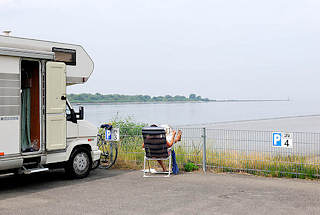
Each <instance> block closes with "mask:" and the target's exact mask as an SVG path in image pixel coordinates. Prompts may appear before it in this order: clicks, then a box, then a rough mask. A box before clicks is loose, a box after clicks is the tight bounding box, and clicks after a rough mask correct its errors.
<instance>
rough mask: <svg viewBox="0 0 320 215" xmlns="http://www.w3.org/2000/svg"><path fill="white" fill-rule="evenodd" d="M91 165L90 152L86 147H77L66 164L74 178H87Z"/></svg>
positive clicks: (67, 169) (68, 171)
mask: <svg viewBox="0 0 320 215" xmlns="http://www.w3.org/2000/svg"><path fill="white" fill-rule="evenodd" d="M90 167H91V161H90V156H89V152H88V151H87V150H85V149H76V150H74V152H73V153H72V154H71V156H70V159H69V161H68V162H67V165H66V168H65V169H66V173H67V174H68V175H69V176H71V177H72V178H85V177H87V176H88V174H89V171H90Z"/></svg>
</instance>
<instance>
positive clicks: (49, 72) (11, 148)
mask: <svg viewBox="0 0 320 215" xmlns="http://www.w3.org/2000/svg"><path fill="white" fill-rule="evenodd" d="M92 72H93V62H92V60H91V58H90V57H89V55H88V54H87V53H86V51H85V50H84V49H83V48H82V47H81V46H79V45H72V44H64V43H57V42H49V41H42V40H33V39H25V38H17V37H11V36H0V173H10V172H12V173H17V174H19V173H22V174H30V173H34V172H41V171H47V170H49V169H50V168H60V167H63V168H65V170H66V173H68V174H69V175H71V176H73V177H75V178H83V177H86V176H87V175H88V174H89V171H90V170H91V169H92V168H93V167H94V166H97V164H98V162H99V159H100V151H99V150H98V147H97V127H96V126H94V125H92V124H91V123H89V122H87V121H85V120H84V109H83V107H80V108H79V110H75V109H74V108H73V107H72V105H71V104H70V102H69V101H68V99H67V97H66V87H67V86H69V85H74V84H83V83H85V82H86V81H87V80H88V78H89V77H90V75H91V73H92Z"/></svg>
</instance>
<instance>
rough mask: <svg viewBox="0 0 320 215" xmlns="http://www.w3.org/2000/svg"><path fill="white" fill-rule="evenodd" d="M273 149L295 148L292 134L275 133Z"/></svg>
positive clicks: (273, 134) (273, 135)
mask: <svg viewBox="0 0 320 215" xmlns="http://www.w3.org/2000/svg"><path fill="white" fill-rule="evenodd" d="M272 147H281V148H293V140H292V134H291V133H283V132H273V133H272Z"/></svg>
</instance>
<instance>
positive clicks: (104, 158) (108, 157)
mask: <svg viewBox="0 0 320 215" xmlns="http://www.w3.org/2000/svg"><path fill="white" fill-rule="evenodd" d="M99 149H100V151H101V156H100V166H99V167H100V168H104V169H109V168H110V167H112V166H113V164H114V163H115V162H116V160H117V157H118V145H117V144H116V143H112V142H104V143H103V144H101V145H100V146H99Z"/></svg>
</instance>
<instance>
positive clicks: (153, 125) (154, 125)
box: [150, 124, 158, 127]
mask: <svg viewBox="0 0 320 215" xmlns="http://www.w3.org/2000/svg"><path fill="white" fill-rule="evenodd" d="M150 127H158V126H157V125H156V124H152V125H150Z"/></svg>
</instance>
